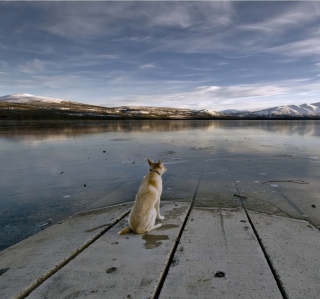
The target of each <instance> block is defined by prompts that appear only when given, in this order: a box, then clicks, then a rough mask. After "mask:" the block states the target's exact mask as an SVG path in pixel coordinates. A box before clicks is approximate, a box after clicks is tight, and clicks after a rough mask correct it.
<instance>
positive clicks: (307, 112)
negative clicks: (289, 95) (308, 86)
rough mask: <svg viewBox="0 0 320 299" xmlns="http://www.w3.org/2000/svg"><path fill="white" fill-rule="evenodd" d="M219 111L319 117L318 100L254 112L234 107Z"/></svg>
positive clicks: (253, 115)
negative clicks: (311, 102) (316, 101)
mask: <svg viewBox="0 0 320 299" xmlns="http://www.w3.org/2000/svg"><path fill="white" fill-rule="evenodd" d="M220 112H221V113H223V114H226V115H231V116H237V117H245V118H285V117H290V118H291V117H297V118H303V117H306V118H310V117H320V102H319V103H313V104H302V105H289V106H279V107H272V108H268V109H263V110H259V111H254V112H249V111H239V110H236V109H229V110H223V111H220Z"/></svg>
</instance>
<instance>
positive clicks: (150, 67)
mask: <svg viewBox="0 0 320 299" xmlns="http://www.w3.org/2000/svg"><path fill="white" fill-rule="evenodd" d="M156 68H158V67H157V66H156V65H154V64H153V63H148V64H144V65H141V66H139V69H156Z"/></svg>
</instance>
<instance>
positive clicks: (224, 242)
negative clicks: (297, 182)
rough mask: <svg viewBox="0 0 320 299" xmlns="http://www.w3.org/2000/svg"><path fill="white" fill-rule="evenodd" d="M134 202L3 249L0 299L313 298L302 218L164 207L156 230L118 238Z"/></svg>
mask: <svg viewBox="0 0 320 299" xmlns="http://www.w3.org/2000/svg"><path fill="white" fill-rule="evenodd" d="M131 205H132V204H131V203H129V204H121V205H116V206H112V207H107V208H102V209H98V210H93V211H88V212H85V213H80V214H76V215H75V216H73V217H71V218H70V219H68V220H66V221H64V222H62V223H60V224H56V225H53V226H51V227H49V228H47V229H46V230H44V231H42V232H40V233H38V234H36V235H34V236H32V237H30V238H28V239H26V240H24V241H22V242H20V243H18V244H16V245H14V246H12V247H10V248H8V249H6V250H4V251H2V252H0V298H26V297H27V298H37V299H40V298H41V299H43V298H59V299H63V298H69V299H70V298H99V299H100V298H108V299H113V298H114V299H119V298H134V299H144V298H146V299H147V298H163V299H164V298H184V299H185V298H219V299H222V298H243V299H248V298H255V299H257V298H259V299H264V298H270V299H276V298H285V299H287V298H290V299H291V298H292V299H293V298H295V299H302V298H308V299H312V298H314V299H316V298H317V299H318V298H319V296H320V295H319V294H320V283H319V282H320V233H319V230H318V229H317V228H316V227H314V226H313V225H311V224H310V223H309V222H306V221H303V220H296V219H292V218H285V217H279V216H273V215H268V214H263V213H257V212H252V211H250V210H245V209H243V208H234V209H232V208H230V209H219V208H210V207H203V206H201V207H200V206H197V205H195V206H193V205H192V204H191V203H188V202H172V201H171V202H166V201H165V202H163V203H162V207H161V212H162V214H163V215H164V216H165V219H164V221H163V226H162V227H161V228H160V229H158V230H154V231H151V232H150V233H148V234H144V235H137V234H133V233H130V234H127V235H122V236H119V235H117V232H118V231H119V230H120V229H121V228H122V227H124V226H125V225H126V224H127V221H126V216H127V215H128V213H129V210H130V207H131Z"/></svg>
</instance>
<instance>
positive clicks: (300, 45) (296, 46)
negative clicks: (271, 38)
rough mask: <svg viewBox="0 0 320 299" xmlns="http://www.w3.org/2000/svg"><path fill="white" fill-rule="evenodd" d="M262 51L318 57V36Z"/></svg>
mask: <svg viewBox="0 0 320 299" xmlns="http://www.w3.org/2000/svg"><path fill="white" fill-rule="evenodd" d="M264 52H266V53H273V54H281V55H285V56H294V57H304V56H313V57H318V56H320V36H319V37H315V38H309V39H304V40H300V41H296V42H292V43H288V44H284V45H281V46H277V47H272V48H269V49H266V50H264Z"/></svg>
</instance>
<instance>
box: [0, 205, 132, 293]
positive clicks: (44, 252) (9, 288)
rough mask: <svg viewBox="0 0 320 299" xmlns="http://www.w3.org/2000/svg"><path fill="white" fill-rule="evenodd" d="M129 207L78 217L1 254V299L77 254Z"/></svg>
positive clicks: (89, 212)
mask: <svg viewBox="0 0 320 299" xmlns="http://www.w3.org/2000/svg"><path fill="white" fill-rule="evenodd" d="M131 206H132V204H123V205H117V206H112V207H108V208H103V209H97V210H93V211H88V212H85V213H79V214H76V215H75V216H73V217H71V218H70V219H68V220H66V221H64V222H62V223H61V224H56V225H53V226H51V227H49V228H47V229H46V230H44V231H42V232H40V233H38V234H36V235H34V236H32V237H30V238H28V239H26V240H24V241H22V242H20V243H17V244H15V245H13V246H11V247H9V248H8V249H6V250H4V251H2V252H0V269H1V272H2V275H1V279H0V298H15V297H16V296H17V295H18V294H19V293H21V292H23V291H25V290H27V289H29V288H30V287H32V286H34V285H36V284H37V281H38V279H40V280H41V279H42V278H43V277H45V276H46V275H47V274H48V273H50V272H51V271H53V269H55V268H56V267H57V266H59V264H61V263H63V262H64V261H65V260H66V259H68V257H70V256H72V255H74V254H75V253H77V251H78V250H79V248H81V247H82V246H85V245H86V243H88V242H90V241H91V240H92V239H94V238H95V237H96V236H97V235H99V234H100V233H101V232H102V231H103V230H105V229H106V228H107V227H108V226H110V224H112V223H113V222H115V220H116V219H117V218H118V217H121V216H123V215H124V214H125V213H126V212H127V211H129V209H130V207H131Z"/></svg>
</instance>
